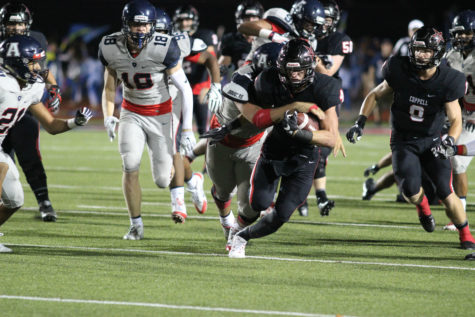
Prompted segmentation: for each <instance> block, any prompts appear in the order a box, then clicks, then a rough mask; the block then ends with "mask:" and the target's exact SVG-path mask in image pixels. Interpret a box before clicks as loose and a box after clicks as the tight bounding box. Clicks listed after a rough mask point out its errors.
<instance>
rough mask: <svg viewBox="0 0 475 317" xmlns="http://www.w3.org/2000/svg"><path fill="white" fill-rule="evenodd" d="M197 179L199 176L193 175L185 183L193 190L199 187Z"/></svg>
mask: <svg viewBox="0 0 475 317" xmlns="http://www.w3.org/2000/svg"><path fill="white" fill-rule="evenodd" d="M196 177H197V176H196V175H195V174H193V175H192V176H191V178H190V179H189V180H187V181H185V182H186V185H187V186H188V188H190V189H192V188H195V187H196V185H197V183H196Z"/></svg>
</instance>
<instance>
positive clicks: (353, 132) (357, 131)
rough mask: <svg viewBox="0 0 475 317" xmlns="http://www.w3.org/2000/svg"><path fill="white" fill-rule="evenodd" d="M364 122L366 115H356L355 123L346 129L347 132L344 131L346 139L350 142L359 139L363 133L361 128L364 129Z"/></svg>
mask: <svg viewBox="0 0 475 317" xmlns="http://www.w3.org/2000/svg"><path fill="white" fill-rule="evenodd" d="M365 123H366V117H365V116H363V115H360V116H359V117H358V120H356V122H355V125H354V126H352V127H351V128H350V129H349V130H348V132H346V139H347V140H348V141H349V142H351V143H356V141H359V140H360V139H361V136H362V135H363V129H364V125H365Z"/></svg>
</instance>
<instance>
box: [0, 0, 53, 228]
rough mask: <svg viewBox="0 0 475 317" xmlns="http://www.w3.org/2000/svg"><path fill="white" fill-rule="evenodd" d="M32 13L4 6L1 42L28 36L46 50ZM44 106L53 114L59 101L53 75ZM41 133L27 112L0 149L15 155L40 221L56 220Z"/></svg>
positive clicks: (0, 15) (22, 7) (18, 5)
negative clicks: (32, 28)
mask: <svg viewBox="0 0 475 317" xmlns="http://www.w3.org/2000/svg"><path fill="white" fill-rule="evenodd" d="M32 23H33V19H32V14H31V12H30V10H29V9H28V8H27V6H26V5H24V4H22V3H7V4H5V5H4V6H3V7H2V8H1V9H0V33H1V34H0V41H3V40H5V39H7V38H9V37H11V36H13V35H29V36H31V37H33V38H34V39H36V40H37V41H38V42H39V43H40V44H41V47H42V48H43V49H44V50H45V51H46V50H47V47H48V43H47V41H46V38H45V36H44V35H43V33H40V32H36V31H31V30H30V27H31V24H32ZM46 87H47V94H46V95H47V97H46V100H45V104H46V106H47V107H48V108H49V109H50V110H51V111H52V112H56V111H57V110H58V109H59V104H60V102H61V92H60V89H59V87H58V85H57V83H56V80H55V78H54V76H53V73H51V72H48V73H47V77H46ZM39 137H40V130H39V125H38V120H36V119H35V117H34V116H33V115H32V114H31V113H30V111H27V112H26V114H25V116H23V119H22V120H21V121H19V122H18V123H17V124H16V125H15V126H14V127H13V128H12V129H11V130H10V133H9V134H8V136H7V137H6V138H5V140H4V142H3V144H2V146H3V150H4V151H5V153H9V154H10V155H11V156H12V159H14V155H15V153H16V155H17V157H18V163H19V164H20V166H21V168H22V169H23V173H25V177H26V180H27V182H28V184H29V185H30V187H31V190H32V191H33V193H34V195H35V197H36V201H37V202H38V207H39V211H40V215H41V219H43V221H56V219H57V214H56V212H55V210H54V209H53V206H52V205H51V201H50V198H49V194H48V183H47V179H46V172H45V168H44V166H43V162H42V160H41V153H40V149H39V147H38V144H39Z"/></svg>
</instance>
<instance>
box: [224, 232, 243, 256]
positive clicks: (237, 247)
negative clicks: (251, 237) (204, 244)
mask: <svg viewBox="0 0 475 317" xmlns="http://www.w3.org/2000/svg"><path fill="white" fill-rule="evenodd" d="M246 244H247V241H246V240H245V239H244V238H242V237H241V236H239V235H235V236H234V238H233V243H232V244H231V251H229V254H228V256H229V257H230V258H236V259H243V258H245V257H246Z"/></svg>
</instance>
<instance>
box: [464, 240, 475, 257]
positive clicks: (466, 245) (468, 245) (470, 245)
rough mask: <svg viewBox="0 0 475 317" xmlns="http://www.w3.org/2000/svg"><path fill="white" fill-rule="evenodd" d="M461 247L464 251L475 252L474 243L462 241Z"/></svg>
mask: <svg viewBox="0 0 475 317" xmlns="http://www.w3.org/2000/svg"><path fill="white" fill-rule="evenodd" d="M460 247H461V248H462V249H464V250H475V243H473V242H472V241H462V242H460ZM472 255H473V253H472Z"/></svg>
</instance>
